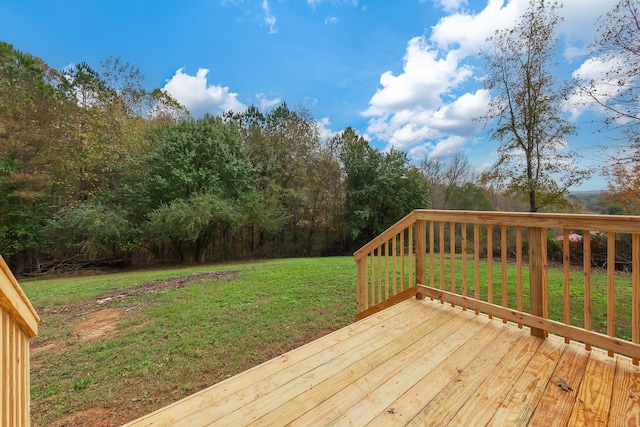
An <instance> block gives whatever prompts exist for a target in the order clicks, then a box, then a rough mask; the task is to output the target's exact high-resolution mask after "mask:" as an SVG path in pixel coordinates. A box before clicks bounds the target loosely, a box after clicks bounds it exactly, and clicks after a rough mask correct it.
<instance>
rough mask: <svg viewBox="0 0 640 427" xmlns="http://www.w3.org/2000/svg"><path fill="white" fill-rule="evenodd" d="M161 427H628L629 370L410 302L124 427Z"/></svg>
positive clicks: (638, 385)
mask: <svg viewBox="0 0 640 427" xmlns="http://www.w3.org/2000/svg"><path fill="white" fill-rule="evenodd" d="M560 380H563V381H565V382H566V385H568V386H569V387H570V388H571V389H570V390H567V391H565V390H563V388H562V387H561V386H558V385H557V383H558V382H559V381H560ZM169 425H171V426H209V425H220V426H245V425H252V426H258V425H263V426H267V425H294V426H318V425H354V426H364V425H369V426H392V425H399V426H401V425H419V426H424V425H429V426H445V425H452V426H454V425H455V426H459V425H462V426H470V425H473V426H479V425H493V426H515V425H532V426H567V425H569V426H583V425H588V426H598V425H611V426H617V425H620V426H633V425H635V426H640V369H638V367H636V366H634V365H632V364H631V362H630V360H629V359H627V358H625V357H618V356H616V357H615V358H610V357H608V356H607V355H606V353H605V352H603V351H600V350H596V349H594V350H592V351H587V350H585V349H584V346H582V345H580V344H578V343H572V344H569V345H567V344H565V343H564V340H563V339H562V338H559V337H555V336H550V337H548V338H547V339H541V338H535V337H532V336H531V335H530V332H529V330H528V329H527V328H523V329H518V327H517V326H516V325H514V324H504V323H502V321H501V320H500V319H493V320H490V319H488V318H487V317H486V316H483V315H480V316H476V315H475V314H474V313H473V312H471V311H462V310H461V309H460V308H459V307H455V308H453V307H451V306H450V305H448V304H440V303H439V302H438V301H430V300H424V301H418V300H416V299H410V300H407V301H405V302H402V303H400V304H397V305H395V306H393V307H391V308H389V309H386V310H384V311H381V312H380V313H377V314H375V315H373V316H370V317H368V318H366V319H363V320H361V321H359V322H356V323H354V324H352V325H350V326H348V327H345V328H343V329H340V330H339V331H336V332H334V333H332V334H329V335H327V336H325V337H322V338H320V339H318V340H316V341H314V342H312V343H309V344H307V345H305V346H302V347H300V348H298V349H295V350H293V351H290V352H289V353H286V354H284V355H282V356H280V357H277V358H275V359H273V360H270V361H268V362H266V363H263V364H262V365H259V366H257V367H255V368H252V369H250V370H248V371H246V372H243V373H241V374H239V375H236V376H234V377H232V378H229V379H228V380H225V381H223V382H220V383H218V384H216V385H214V386H212V387H210V388H208V389H205V390H203V391H201V392H199V393H196V394H194V395H192V396H189V397H187V398H185V399H183V400H181V401H179V402H176V403H174V404H172V405H169V406H167V407H165V408H162V409H160V410H158V411H156V412H154V413H152V414H149V415H146V416H144V417H142V418H140V419H138V420H136V421H133V422H131V423H129V424H128V426H169Z"/></svg>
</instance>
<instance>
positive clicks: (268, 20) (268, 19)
mask: <svg viewBox="0 0 640 427" xmlns="http://www.w3.org/2000/svg"><path fill="white" fill-rule="evenodd" d="M262 11H263V12H264V22H265V24H267V25H268V26H269V34H275V33H277V32H278V27H276V17H275V16H274V15H273V13H271V7H269V2H268V1H267V0H262Z"/></svg>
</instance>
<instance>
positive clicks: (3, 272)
mask: <svg viewBox="0 0 640 427" xmlns="http://www.w3.org/2000/svg"><path fill="white" fill-rule="evenodd" d="M0 308H2V309H3V310H6V311H7V312H8V313H9V315H10V316H11V317H12V318H13V319H14V321H16V322H17V323H18V324H19V325H20V326H22V328H23V329H24V331H25V332H26V334H27V335H28V336H29V338H34V337H35V336H37V335H38V322H40V317H39V316H38V313H36V310H35V308H33V305H31V302H30V301H29V298H27V295H26V294H25V293H24V291H23V290H22V288H21V287H20V285H19V284H18V281H17V280H16V278H15V276H14V275H13V273H12V272H11V270H10V269H9V266H8V265H7V263H6V262H5V260H4V258H2V256H1V255H0Z"/></svg>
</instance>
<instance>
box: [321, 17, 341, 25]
mask: <svg viewBox="0 0 640 427" xmlns="http://www.w3.org/2000/svg"><path fill="white" fill-rule="evenodd" d="M324 23H325V24H327V25H336V24H338V17H336V16H327V17H326V18H324Z"/></svg>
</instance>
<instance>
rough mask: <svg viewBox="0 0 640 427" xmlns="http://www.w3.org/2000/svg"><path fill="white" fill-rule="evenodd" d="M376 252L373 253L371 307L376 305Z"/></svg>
mask: <svg viewBox="0 0 640 427" xmlns="http://www.w3.org/2000/svg"><path fill="white" fill-rule="evenodd" d="M376 304H377V302H376V250H375V249H374V250H372V251H371V305H372V306H374V305H376Z"/></svg>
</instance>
